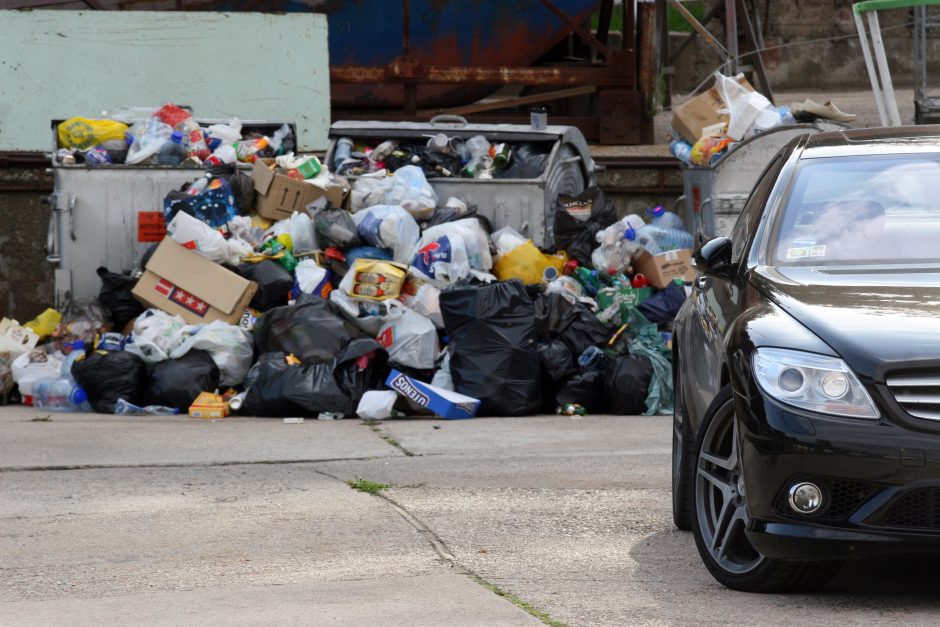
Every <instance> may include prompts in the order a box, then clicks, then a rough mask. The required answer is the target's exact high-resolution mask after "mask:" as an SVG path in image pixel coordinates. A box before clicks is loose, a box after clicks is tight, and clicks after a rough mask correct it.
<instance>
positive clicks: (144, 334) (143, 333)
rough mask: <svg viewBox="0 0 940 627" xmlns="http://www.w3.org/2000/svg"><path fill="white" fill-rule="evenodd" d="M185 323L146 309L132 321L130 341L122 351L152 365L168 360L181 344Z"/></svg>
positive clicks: (160, 312) (179, 318)
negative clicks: (132, 327)
mask: <svg viewBox="0 0 940 627" xmlns="http://www.w3.org/2000/svg"><path fill="white" fill-rule="evenodd" d="M185 327H186V322H185V321H184V320H183V319H182V318H181V317H179V316H177V315H174V314H169V313H166V312H165V311H160V310H159V309H148V310H147V311H145V312H144V313H142V314H140V315H139V316H138V317H137V319H136V320H135V321H134V329H133V331H131V335H130V341H129V342H128V343H127V344H125V346H124V350H125V351H127V352H128V353H133V354H134V355H137V356H138V357H140V358H141V359H143V360H144V361H145V362H146V363H147V364H148V365H153V364H156V363H159V362H161V361H164V360H167V359H169V358H170V353H172V352H173V351H175V350H176V349H177V348H179V346H180V344H182V343H183V329H184V328H185Z"/></svg>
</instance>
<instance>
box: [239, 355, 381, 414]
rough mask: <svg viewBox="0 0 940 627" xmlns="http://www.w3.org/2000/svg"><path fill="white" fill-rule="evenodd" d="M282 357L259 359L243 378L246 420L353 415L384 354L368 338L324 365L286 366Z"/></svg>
mask: <svg viewBox="0 0 940 627" xmlns="http://www.w3.org/2000/svg"><path fill="white" fill-rule="evenodd" d="M284 358H285V355H284V353H280V352H276V353H268V354H265V355H262V356H261V358H260V359H259V360H258V363H257V364H255V366H254V368H252V372H251V373H250V375H249V378H250V380H251V385H250V386H249V387H248V393H247V394H246V395H245V401H244V404H243V405H242V412H243V413H246V414H248V415H252V416H262V417H264V416H268V417H279V416H316V415H318V414H319V413H320V412H336V413H339V414H343V415H345V416H351V415H353V414H355V413H356V408H357V406H358V405H359V401H360V400H361V399H362V396H363V395H364V394H365V393H366V392H367V391H368V390H374V389H379V388H381V387H382V382H383V380H384V376H385V373H386V367H385V359H386V357H385V352H384V351H383V350H382V347H381V346H379V345H378V343H376V341H375V340H373V339H371V338H362V339H356V340H353V341H351V342H350V343H349V344H348V345H347V346H345V347H344V348H343V349H342V350H341V351H339V352H337V353H336V356H335V357H334V358H332V359H330V360H329V361H326V362H322V363H318V364H312V365H299V366H295V365H289V364H288V363H286V361H285V359H284Z"/></svg>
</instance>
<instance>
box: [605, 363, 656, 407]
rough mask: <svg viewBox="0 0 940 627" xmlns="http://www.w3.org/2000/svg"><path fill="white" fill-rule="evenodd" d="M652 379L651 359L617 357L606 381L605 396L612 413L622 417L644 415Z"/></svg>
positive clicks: (609, 369) (607, 374) (608, 370)
mask: <svg viewBox="0 0 940 627" xmlns="http://www.w3.org/2000/svg"><path fill="white" fill-rule="evenodd" d="M652 378H653V366H652V364H651V363H650V360H649V359H647V358H645V357H642V356H634V355H621V356H619V357H617V358H616V359H615V360H614V362H613V364H612V365H611V367H610V368H608V369H607V373H606V377H605V379H604V396H605V397H606V399H607V403H608V405H610V411H611V412H613V413H614V414H617V415H620V416H633V415H637V414H641V413H643V412H644V411H645V410H646V397H647V393H648V390H649V386H650V382H651V380H652Z"/></svg>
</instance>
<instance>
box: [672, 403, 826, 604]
mask: <svg viewBox="0 0 940 627" xmlns="http://www.w3.org/2000/svg"><path fill="white" fill-rule="evenodd" d="M737 428H738V427H737V420H736V418H735V416H734V395H733V392H732V389H731V386H730V385H728V386H725V387H724V388H722V390H721V391H720V392H719V393H718V396H716V397H715V400H714V401H713V402H712V404H711V406H710V407H709V408H708V411H707V412H706V414H705V418H704V420H703V421H702V424H701V426H700V427H699V433H698V437H697V438H696V440H695V451H694V454H693V460H694V461H693V463H692V467H691V471H692V472H691V473H690V474H691V475H692V476H691V477H690V483H691V497H692V498H691V505H692V506H691V508H690V514H691V523H692V534H693V536H694V537H695V545H696V547H697V548H698V552H699V555H701V557H702V561H703V562H704V563H705V566H706V568H708V571H709V572H710V573H711V574H712V576H713V577H714V578H715V579H717V580H718V582H719V583H721V584H722V585H724V586H726V587H728V588H732V589H734V590H742V591H745V592H805V591H811V590H814V589H817V588H819V587H821V586H823V585H824V584H825V583H826V582H827V581H828V580H829V579H831V578H832V577H833V576H834V575H835V574H836V573H837V572H838V571H839V568H840V566H841V564H839V563H833V562H793V561H782V560H776V559H771V558H768V557H765V556H763V555H761V554H760V553H758V552H757V550H756V549H754V547H753V546H752V545H751V543H750V542H748V540H747V536H746V535H745V533H744V528H745V525H746V524H747V521H748V513H747V502H746V496H745V494H744V493H743V481H742V480H741V479H740V477H741V463H740V455H739V453H738V445H737V435H738V434H737ZM716 512H717V513H716Z"/></svg>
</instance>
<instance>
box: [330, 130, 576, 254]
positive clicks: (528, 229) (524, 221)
mask: <svg viewBox="0 0 940 627" xmlns="http://www.w3.org/2000/svg"><path fill="white" fill-rule="evenodd" d="M437 133H444V134H445V135H448V136H449V137H461V138H463V139H469V138H470V137H473V136H474V135H482V136H484V137H486V139H487V140H488V141H489V142H490V143H499V142H508V143H511V144H520V143H535V144H544V145H545V148H548V149H549V150H548V158H547V159H546V162H545V168H544V169H543V171H542V173H541V174H540V175H539V176H538V177H537V178H532V179H505V178H504V179H500V178H494V179H475V178H461V177H459V176H451V177H439V178H431V179H429V182H430V184H431V186H432V187H433V188H434V191H435V192H436V193H437V195H438V197H439V198H440V202H441V203H442V204H443V203H444V201H445V200H446V199H447V198H448V197H450V196H453V197H455V198H459V199H460V200H462V201H464V202H465V203H467V205H474V206H476V208H477V213H478V214H479V215H481V216H483V217H485V218H487V219H489V220H490V221H491V222H492V224H493V226H494V227H495V228H499V227H504V226H511V227H513V228H514V229H516V230H517V231H519V232H520V233H521V234H522V235H524V236H526V237H528V238H530V239H531V240H532V241H533V242H534V243H535V245H536V246H544V247H549V246H551V245H552V242H553V237H552V224H553V222H554V217H553V213H552V212H553V211H554V204H555V198H556V197H557V196H558V195H559V194H570V195H574V194H578V193H580V192H582V191H583V190H584V189H585V188H586V187H590V186H591V185H594V184H595V171H594V161H593V159H591V154H590V152H589V150H588V145H587V142H586V141H585V139H584V136H583V135H582V134H581V131H580V130H578V129H577V128H575V127H573V126H548V127H546V128H544V129H534V128H532V127H529V126H523V125H516V124H468V123H467V121H466V120H464V119H463V118H461V117H458V116H438V117H435V118H433V119H432V120H431V121H430V122H427V123H415V122H355V121H343V122H336V123H334V124H333V125H332V126H331V127H330V145H329V148H328V149H327V154H326V162H327V163H330V164H331V163H332V162H333V152H334V150H335V149H336V142H337V140H338V139H339V138H341V137H348V138H351V139H353V140H354V141H359V140H364V141H366V142H367V143H369V144H370V145H373V146H374V145H376V144H378V143H380V142H382V141H385V140H386V139H394V140H396V141H402V140H414V141H415V142H419V141H424V142H426V141H427V138H428V137H430V136H431V135H435V134H437ZM349 179H350V182H351V183H352V184H355V181H356V177H349Z"/></svg>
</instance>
